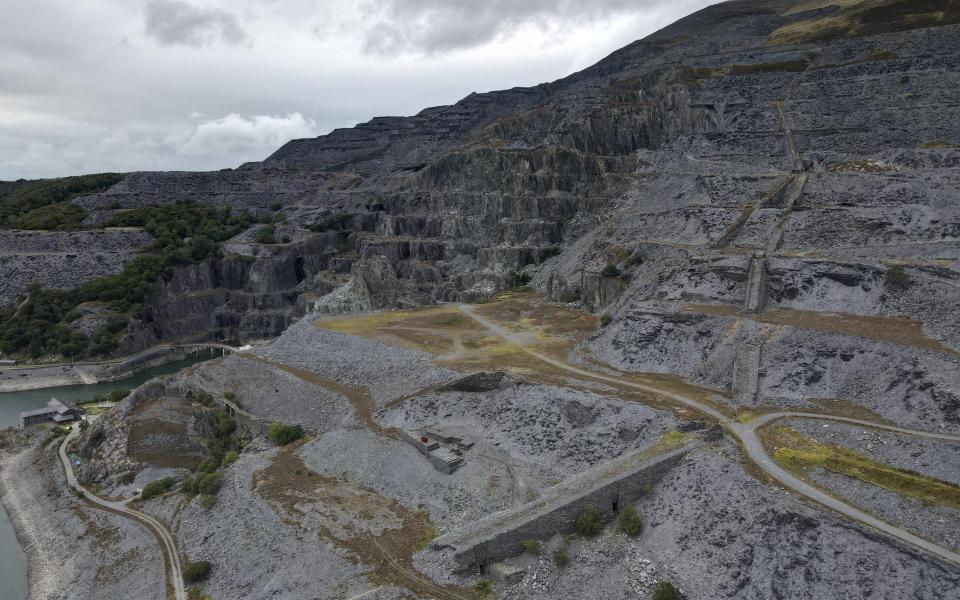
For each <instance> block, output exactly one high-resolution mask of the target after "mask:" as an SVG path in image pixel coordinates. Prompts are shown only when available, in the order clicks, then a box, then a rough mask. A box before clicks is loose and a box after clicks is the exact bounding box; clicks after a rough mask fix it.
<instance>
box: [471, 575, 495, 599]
mask: <svg viewBox="0 0 960 600" xmlns="http://www.w3.org/2000/svg"><path fill="white" fill-rule="evenodd" d="M473 591H475V592H476V593H478V594H480V595H481V596H489V595H491V594H492V593H493V585H492V584H491V583H490V580H489V579H481V580H480V581H478V582H476V583H475V584H473Z"/></svg>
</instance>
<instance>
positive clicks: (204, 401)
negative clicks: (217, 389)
mask: <svg viewBox="0 0 960 600" xmlns="http://www.w3.org/2000/svg"><path fill="white" fill-rule="evenodd" d="M193 399H194V400H196V401H197V402H198V403H199V404H200V405H201V406H210V405H211V404H213V396H211V395H210V394H209V393H207V392H205V391H203V390H200V391H199V392H197V393H196V394H194V397H193Z"/></svg>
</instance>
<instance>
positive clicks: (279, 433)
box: [267, 421, 303, 446]
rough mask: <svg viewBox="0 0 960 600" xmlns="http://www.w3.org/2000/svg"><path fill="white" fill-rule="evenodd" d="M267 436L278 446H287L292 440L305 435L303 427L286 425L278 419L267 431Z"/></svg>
mask: <svg viewBox="0 0 960 600" xmlns="http://www.w3.org/2000/svg"><path fill="white" fill-rule="evenodd" d="M267 437H268V438H270V440H271V441H272V442H273V443H274V444H277V445H278V446H286V445H287V444H289V443H290V442H295V441H297V440H299V439H300V438H301V437H303V427H301V426H299V425H284V424H283V423H281V422H279V421H277V422H275V423H274V424H273V425H271V426H270V430H269V431H267Z"/></svg>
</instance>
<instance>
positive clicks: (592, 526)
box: [576, 504, 603, 538]
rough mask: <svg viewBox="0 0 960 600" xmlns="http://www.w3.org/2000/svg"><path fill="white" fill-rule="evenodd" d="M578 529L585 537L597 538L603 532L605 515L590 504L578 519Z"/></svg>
mask: <svg viewBox="0 0 960 600" xmlns="http://www.w3.org/2000/svg"><path fill="white" fill-rule="evenodd" d="M576 528H577V533H579V534H580V535H582V536H583V537H587V538H591V537H595V536H596V535H598V534H599V533H600V532H601V531H603V515H601V514H600V511H599V510H598V509H597V507H596V506H593V505H592V504H588V505H587V506H586V507H585V508H584V509H583V512H581V513H580V516H578V517H577V521H576Z"/></svg>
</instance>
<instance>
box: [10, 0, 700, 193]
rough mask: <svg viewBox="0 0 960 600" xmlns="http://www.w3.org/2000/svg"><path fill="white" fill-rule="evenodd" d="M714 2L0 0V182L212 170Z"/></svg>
mask: <svg viewBox="0 0 960 600" xmlns="http://www.w3.org/2000/svg"><path fill="white" fill-rule="evenodd" d="M713 1H714V0H230V1H227V0H81V1H77V0H0V179H17V178H21V177H26V178H34V177H52V176H59V175H71V174H79V173H91V172H101V171H132V170H169V169H189V170H209V169H217V168H222V167H234V166H237V165H239V164H240V163H243V162H245V161H250V160H261V159H263V158H265V157H266V156H267V155H269V154H270V153H271V152H272V151H273V150H275V149H276V148H277V147H279V146H280V145H282V144H283V143H284V142H286V141H287V140H289V139H291V138H295V137H313V136H317V135H321V134H324V133H326V132H328V131H330V130H331V129H333V128H336V127H349V126H352V125H355V124H356V123H358V122H362V121H366V120H368V119H370V118H371V117H373V116H378V115H409V114H414V113H416V112H418V111H419V110H420V109H422V108H425V107H428V106H435V105H438V104H450V103H453V102H456V101H457V100H459V99H460V98H462V97H464V96H466V95H467V94H469V93H470V92H473V91H478V92H480V91H488V90H493V89H502V88H509V87H513V86H516V85H535V84H537V83H541V82H544V81H552V80H554V79H557V78H560V77H563V76H565V75H568V74H570V73H572V72H574V71H577V70H579V69H582V68H584V67H587V66H589V65H591V64H593V63H594V62H596V61H597V60H599V59H601V58H603V57H604V56H606V55H607V54H609V53H610V52H612V51H613V50H616V49H617V48H619V47H621V46H624V45H626V44H627V43H629V42H631V41H633V40H635V39H639V38H641V37H644V36H645V35H647V34H649V33H652V32H653V31H656V30H657V29H660V28H661V27H664V26H666V25H668V24H670V23H671V22H673V21H675V20H676V19H678V18H680V17H682V16H684V15H686V14H689V13H691V12H693V11H695V10H697V9H699V8H702V7H704V6H706V5H708V4H711V3H713Z"/></svg>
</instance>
